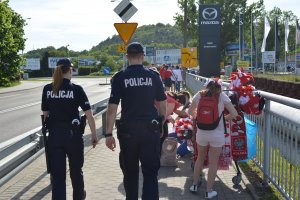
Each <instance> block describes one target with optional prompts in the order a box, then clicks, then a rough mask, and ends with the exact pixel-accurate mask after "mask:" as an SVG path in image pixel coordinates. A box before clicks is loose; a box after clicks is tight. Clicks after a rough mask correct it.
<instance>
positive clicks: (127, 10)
mask: <svg viewBox="0 0 300 200" xmlns="http://www.w3.org/2000/svg"><path fill="white" fill-rule="evenodd" d="M137 10H138V9H137V8H136V7H135V6H134V5H133V4H132V3H131V2H130V1H129V0H123V1H121V2H120V3H119V5H117V7H115V9H114V11H115V13H117V15H119V16H120V17H121V19H122V20H123V21H124V22H127V21H128V20H129V19H130V18H131V17H132V16H133V15H134V14H135V13H136V12H137Z"/></svg>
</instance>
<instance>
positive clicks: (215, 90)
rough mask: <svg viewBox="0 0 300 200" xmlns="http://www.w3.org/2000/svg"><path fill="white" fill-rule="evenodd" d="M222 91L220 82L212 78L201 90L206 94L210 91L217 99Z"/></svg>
mask: <svg viewBox="0 0 300 200" xmlns="http://www.w3.org/2000/svg"><path fill="white" fill-rule="evenodd" d="M221 92H222V86H221V85H220V84H219V83H218V81H217V80H216V79H213V80H210V81H209V83H208V84H207V86H206V88H205V89H203V90H201V91H200V93H201V94H204V95H207V94H208V93H210V95H211V96H214V97H216V98H217V99H219V97H220V94H221Z"/></svg>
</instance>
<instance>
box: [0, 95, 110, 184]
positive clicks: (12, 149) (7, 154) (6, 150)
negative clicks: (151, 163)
mask: <svg viewBox="0 0 300 200" xmlns="http://www.w3.org/2000/svg"><path fill="white" fill-rule="evenodd" d="M107 102H108V98H107V99H104V100H102V101H99V102H97V103H95V104H93V105H91V108H92V111H93V114H94V116H97V115H102V125H103V126H102V133H104V132H105V124H106V121H105V120H106V118H105V116H104V115H105V114H106V107H107ZM80 114H83V111H82V110H81V111H80ZM42 137H43V134H42V126H40V127H37V128H35V129H33V130H30V131H28V132H27V133H23V134H22V135H19V136H17V137H15V138H12V139H10V140H8V141H5V142H3V143H1V144H0V187H1V186H2V185H3V184H5V183H6V182H7V181H9V180H10V179H11V178H12V177H14V176H15V175H16V174H17V173H19V172H20V171H21V170H22V169H24V168H25V167H26V166H27V165H29V164H30V163H31V162H33V161H34V160H35V159H36V158H37V157H38V156H39V155H41V154H42V153H43V152H44V142H43V138H42Z"/></svg>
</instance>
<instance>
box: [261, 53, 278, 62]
mask: <svg viewBox="0 0 300 200" xmlns="http://www.w3.org/2000/svg"><path fill="white" fill-rule="evenodd" d="M262 62H263V63H275V51H265V52H263V53H262Z"/></svg>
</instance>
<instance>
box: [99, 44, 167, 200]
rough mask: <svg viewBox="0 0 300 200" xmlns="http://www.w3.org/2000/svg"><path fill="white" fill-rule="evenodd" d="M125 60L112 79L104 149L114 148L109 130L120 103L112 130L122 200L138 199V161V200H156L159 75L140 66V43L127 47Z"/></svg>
mask: <svg viewBox="0 0 300 200" xmlns="http://www.w3.org/2000/svg"><path fill="white" fill-rule="evenodd" d="M126 57H127V59H128V62H129V66H128V67H127V69H125V70H123V71H121V72H119V73H117V74H116V75H115V76H114V81H113V84H112V90H111V95H110V98H109V104H108V108H107V116H106V117H107V124H106V133H105V137H106V146H107V147H108V148H109V149H111V150H114V149H115V147H116V143H115V139H114V137H113V135H112V130H113V125H114V123H115V118H116V113H117V109H118V104H119V102H120V100H121V108H122V109H121V117H120V120H118V121H116V126H117V136H118V139H119V144H120V155H119V161H120V168H121V170H122V172H123V175H124V179H123V183H124V188H125V192H126V199H127V200H137V199H138V185H139V161H140V162H141V168H142V173H143V177H144V181H143V190H142V191H143V192H142V199H143V200H158V199H159V194H158V179H157V175H158V170H159V168H160V155H159V152H160V146H159V141H160V137H161V135H162V133H161V131H160V130H161V127H160V125H159V124H158V122H159V121H160V122H161V123H164V117H165V115H166V114H165V113H166V94H165V93H164V88H163V84H162V81H161V79H160V77H159V74H158V73H157V72H155V71H153V70H151V69H149V68H146V67H144V66H143V65H142V63H143V61H144V51H143V47H142V45H141V44H140V43H138V42H133V43H131V44H129V45H128V48H127V54H126ZM155 100H156V101H157V102H158V106H157V109H156V108H155V106H154V101H155Z"/></svg>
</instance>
